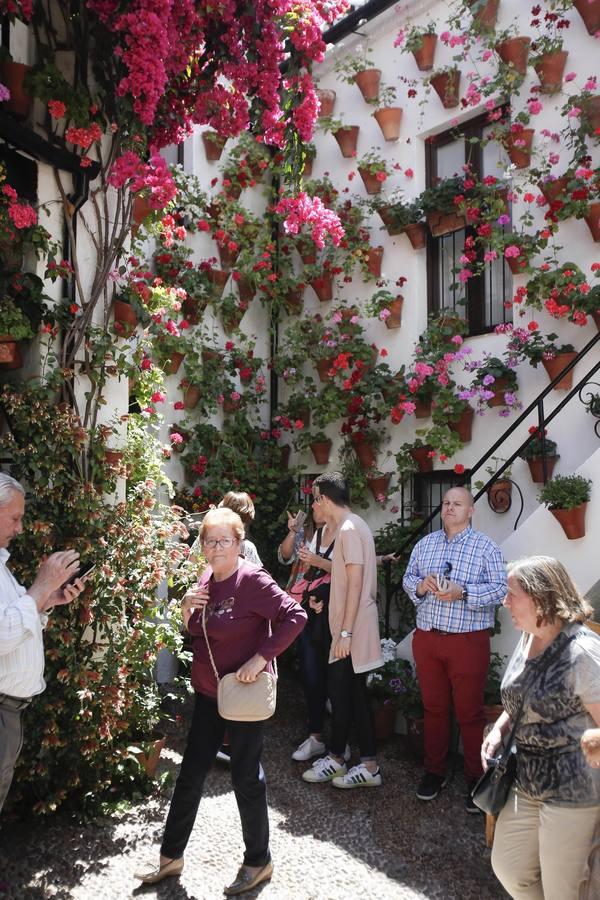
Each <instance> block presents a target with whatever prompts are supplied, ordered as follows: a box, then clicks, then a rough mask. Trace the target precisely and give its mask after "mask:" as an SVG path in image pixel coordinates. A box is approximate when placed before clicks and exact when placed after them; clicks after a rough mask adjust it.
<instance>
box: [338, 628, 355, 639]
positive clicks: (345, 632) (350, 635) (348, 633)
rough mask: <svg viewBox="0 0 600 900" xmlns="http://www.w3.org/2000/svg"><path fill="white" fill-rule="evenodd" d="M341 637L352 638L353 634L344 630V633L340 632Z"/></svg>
mask: <svg viewBox="0 0 600 900" xmlns="http://www.w3.org/2000/svg"><path fill="white" fill-rule="evenodd" d="M340 637H343V638H347V637H352V632H351V631H346V630H345V629H344V631H340Z"/></svg>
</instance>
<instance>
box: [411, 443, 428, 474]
mask: <svg viewBox="0 0 600 900" xmlns="http://www.w3.org/2000/svg"><path fill="white" fill-rule="evenodd" d="M432 451H433V447H430V446H429V445H427V444H426V445H425V446H424V447H412V448H411V449H410V451H409V452H410V455H411V456H412V458H413V459H414V461H415V462H416V464H417V466H418V467H419V472H433V456H431V455H430V454H431V453H432Z"/></svg>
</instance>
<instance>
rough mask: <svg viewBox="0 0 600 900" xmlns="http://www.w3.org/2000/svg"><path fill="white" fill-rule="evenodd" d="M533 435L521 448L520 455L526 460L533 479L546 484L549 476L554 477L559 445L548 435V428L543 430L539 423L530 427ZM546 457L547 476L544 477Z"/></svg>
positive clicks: (530, 432) (535, 482)
mask: <svg viewBox="0 0 600 900" xmlns="http://www.w3.org/2000/svg"><path fill="white" fill-rule="evenodd" d="M529 434H530V435H531V436H532V437H531V440H530V441H529V443H528V444H527V445H526V446H525V447H524V448H523V450H521V452H520V453H519V457H520V458H521V459H524V460H526V462H527V465H528V466H529V471H530V472H531V480H532V481H533V482H534V484H544V483H545V482H546V481H547V480H548V479H549V478H552V473H553V472H554V466H555V465H556V460H557V459H558V458H559V454H558V446H557V444H556V441H553V440H551V439H550V438H549V437H547V436H546V429H544V432H543V440H542V432H541V431H540V429H539V428H538V427H537V425H532V426H531V427H530V429H529ZM544 458H545V459H546V477H545V478H544Z"/></svg>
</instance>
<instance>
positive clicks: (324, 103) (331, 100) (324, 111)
mask: <svg viewBox="0 0 600 900" xmlns="http://www.w3.org/2000/svg"><path fill="white" fill-rule="evenodd" d="M317 97H318V98H319V103H320V104H321V109H320V111H319V118H320V119H326V118H329V116H331V115H332V114H333V108H334V106H335V98H336V93H335V91H330V90H327V89H325V88H320V89H319V90H318V91H317Z"/></svg>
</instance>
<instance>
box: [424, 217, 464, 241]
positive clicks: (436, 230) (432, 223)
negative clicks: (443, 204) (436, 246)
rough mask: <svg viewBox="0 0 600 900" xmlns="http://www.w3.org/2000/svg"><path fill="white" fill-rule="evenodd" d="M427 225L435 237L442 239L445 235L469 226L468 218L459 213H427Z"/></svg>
mask: <svg viewBox="0 0 600 900" xmlns="http://www.w3.org/2000/svg"><path fill="white" fill-rule="evenodd" d="M426 218H427V225H428V227H429V230H430V231H431V233H432V235H433V236H434V237H441V236H442V235H443V234H451V232H453V231H458V230H459V229H460V228H465V227H466V225H467V220H466V218H465V217H464V216H463V215H461V214H460V213H457V212H449V213H446V212H437V211H436V212H429V213H427V216H426Z"/></svg>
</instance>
